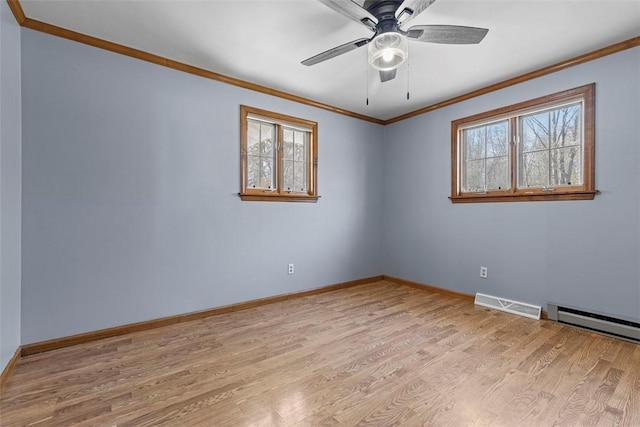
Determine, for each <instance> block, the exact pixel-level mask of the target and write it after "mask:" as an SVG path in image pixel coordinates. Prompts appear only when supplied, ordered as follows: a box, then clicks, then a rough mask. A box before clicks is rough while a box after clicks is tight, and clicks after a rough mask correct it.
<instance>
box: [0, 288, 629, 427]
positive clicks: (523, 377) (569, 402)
mask: <svg viewBox="0 0 640 427" xmlns="http://www.w3.org/2000/svg"><path fill="white" fill-rule="evenodd" d="M639 367H640V346H639V345H637V344H632V343H629V342H625V341H621V340H616V339H613V338H609V337H605V336H601V335H597V334H594V333H590V332H585V331H582V330H579V329H575V328H570V327H567V326H563V325H560V324H558V323H554V322H549V321H536V320H531V319H526V318H522V317H519V316H515V315H511V314H508V313H503V312H498V311H493V310H489V309H486V308H482V307H477V306H474V305H473V303H472V301H470V300H469V299H468V298H459V297H456V296H453V295H445V294H438V293H435V292H432V291H427V290H421V289H416V288H413V287H409V286H403V285H397V284H394V283H391V282H386V281H379V282H376V283H372V284H367V285H361V286H355V287H351V288H347V289H340V290H336V291H332V292H327V293H322V294H316V295H309V296H305V297H302V298H298V299H291V300H286V301H280V302H276V303H273V304H270V305H266V306H258V307H251V308H247V309H245V310H241V311H234V312H229V313H225V314H221V315H217V316H212V317H209V318H202V319H198V320H193V321H190V322H184V323H180V324H175V325H170V326H165V327H161V328H157V329H150V330H146V331H140V332H134V333H129V334H127V335H122V336H116V337H111V338H106V339H103V340H100V341H95V342H90V343H85V344H80V345H76V346H74V347H68V348H60V349H57V350H53V351H49V352H45V353H40V354H34V355H31V356H27V357H24V358H22V359H20V360H19V361H18V362H17V363H16V365H15V367H14V369H13V374H12V375H11V377H10V378H8V380H7V381H6V383H5V384H4V386H3V388H2V390H1V395H0V425H2V426H3V427H4V426H9V427H13V426H30V425H33V426H68V425H77V426H91V427H94V426H109V427H112V426H136V427H137V426H211V425H215V426H285V427H299V426H323V425H326V426H341V425H342V426H355V425H361V426H391V425H407V426H421V425H425V426H441V425H456V426H457V425H465V426H514V425H518V426H535V427H539V426H552V425H558V426H574V425H576V426H588V425H589V426H590V425H594V426H609V425H619V426H629V427H637V426H640V368H639Z"/></svg>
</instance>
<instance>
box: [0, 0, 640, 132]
mask: <svg viewBox="0 0 640 427" xmlns="http://www.w3.org/2000/svg"><path fill="white" fill-rule="evenodd" d="M6 1H7V3H8V4H9V8H10V9H11V11H12V12H13V15H14V16H15V19H16V21H17V22H18V24H19V25H20V26H22V27H25V28H29V29H31V30H35V31H40V32H43V33H46V34H50V35H53V36H57V37H62V38H65V39H68V40H73V41H76V42H78V43H83V44H86V45H89V46H94V47H97V48H100V49H104V50H108V51H111V52H114V53H119V54H121V55H125V56H129V57H132V58H136V59H140V60H142V61H147V62H151V63H153V64H156V65H161V66H163V67H168V68H172V69H174V70H178V71H182V72H185V73H189V74H194V75H196V76H200V77H204V78H207V79H210V80H216V81H219V82H222V83H226V84H230V85H233V86H237V87H241V88H243V89H248V90H252V91H255V92H259V93H264V94H267V95H271V96H275V97H278V98H282V99H286V100H289V101H293V102H297V103H299V104H304V105H308V106H311V107H316V108H320V109H323V110H327V111H331V112H333V113H337V114H342V115H344V116H348V117H352V118H356V119H360V120H364V121H367V122H371V123H376V124H379V125H383V126H386V125H390V124H392V123H397V122H401V121H403V120H406V119H410V118H412V117H416V116H419V115H421V114H425V113H428V112H430V111H434V110H437V109H440V108H444V107H448V106H450V105H453V104H457V103H459V102H462V101H466V100H469V99H472V98H476V97H478V96H481V95H486V94H488V93H491V92H495V91H497V90H500V89H504V88H507V87H509V86H513V85H516V84H519V83H523V82H526V81H528V80H533V79H536V78H538V77H542V76H545V75H547V74H552V73H555V72H557V71H560V70H564V69H566V68H570V67H573V66H575V65H579V64H583V63H585V62H589V61H593V60H596V59H599V58H602V57H604V56H608V55H612V54H614V53H618V52H621V51H623V50H626V49H631V48H634V47H637V46H640V37H633V38H631V39H628V40H625V41H622V42H619V43H615V44H613V45H610V46H607V47H604V48H601V49H597V50H594V51H591V52H588V53H585V54H583V55H579V56H576V57H573V58H570V59H566V60H563V61H560V62H557V63H555V64H552V65H549V66H546V67H543V68H539V69H537V70H534V71H530V72H527V73H524V74H520V75H518V76H515V77H511V78H509V79H507V80H503V81H500V82H497V83H493V84H491V85H489V86H485V87H482V88H480V89H476V90H473V91H471V92H467V93H465V94H462V95H458V96H455V97H453V98H450V99H447V100H444V101H440V102H438V103H435V104H431V105H428V106H426V107H422V108H419V109H417V110H414V111H411V112H408V113H405V114H402V115H400V116H396V117H393V118H390V119H387V120H382V119H378V118H375V117H370V116H366V115H364V114H360V113H356V112H353V111H349V110H345V109H343V108H340V107H336V106H333V105H329V104H325V103H322V102H319V101H314V100H312V99H308V98H303V97H300V96H297V95H293V94H290V93H287V92H284V91H281V90H277V89H272V88H269V87H267V86H262V85H258V84H255V83H250V82H247V81H244V80H240V79H236V78H234V77H229V76H225V75H223V74H219V73H215V72H213V71H209V70H205V69H203V68H198V67H195V66H193V65H189V64H185V63H182V62H178V61H174V60H172V59H169V58H165V57H162V56H158V55H154V54H152V53H148V52H145V51H142V50H138V49H134V48H131V47H128V46H124V45H121V44H117V43H112V42H110V41H107V40H103V39H99V38H97V37H92V36H89V35H86V34H82V33H78V32H75V31H71V30H67V29H65V28H61V27H58V26H55V25H51V24H47V23H46V22H41V21H38V20H35V19H31V18H28V17H27V16H25V14H24V11H23V9H22V6H21V5H20V1H19V0H6Z"/></svg>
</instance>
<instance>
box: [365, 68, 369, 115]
mask: <svg viewBox="0 0 640 427" xmlns="http://www.w3.org/2000/svg"><path fill="white" fill-rule="evenodd" d="M366 67H367V79H366V80H365V84H366V85H367V105H369V64H367V65H366Z"/></svg>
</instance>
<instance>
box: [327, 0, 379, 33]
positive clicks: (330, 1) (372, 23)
mask: <svg viewBox="0 0 640 427" xmlns="http://www.w3.org/2000/svg"><path fill="white" fill-rule="evenodd" d="M320 2H321V3H323V4H324V5H326V6H329V7H330V8H331V9H333V10H335V11H336V12H338V13H339V14H341V15H343V16H346V17H347V18H349V19H353V20H354V21H356V22H359V23H360V24H363V25H365V26H366V27H368V28H369V29H370V30H371V31H375V30H376V24H377V23H378V19H377V18H376V17H375V16H373V15H372V14H371V13H370V12H369V11H368V10H367V9H364V8H362V7H361V6H360V5H358V4H357V3H354V2H353V1H351V0H320Z"/></svg>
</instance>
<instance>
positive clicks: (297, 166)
mask: <svg viewBox="0 0 640 427" xmlns="http://www.w3.org/2000/svg"><path fill="white" fill-rule="evenodd" d="M306 169H307V168H306V164H305V163H304V162H295V163H294V165H293V175H294V178H293V181H294V187H293V191H300V192H304V191H307V170H306Z"/></svg>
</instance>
